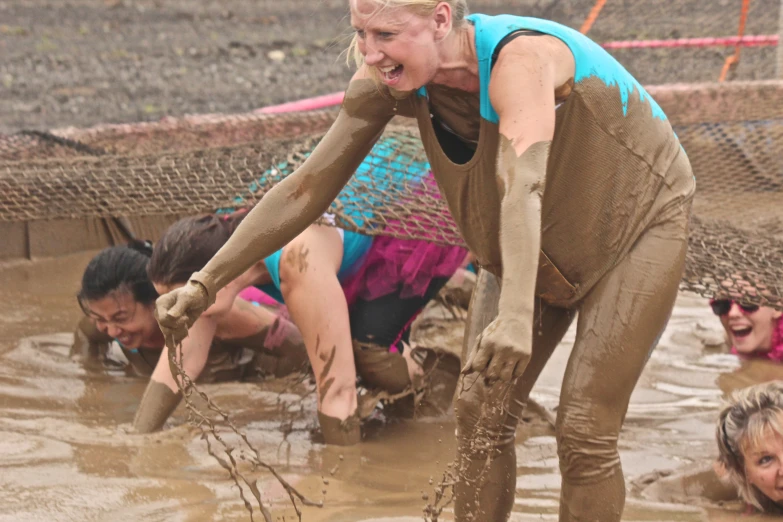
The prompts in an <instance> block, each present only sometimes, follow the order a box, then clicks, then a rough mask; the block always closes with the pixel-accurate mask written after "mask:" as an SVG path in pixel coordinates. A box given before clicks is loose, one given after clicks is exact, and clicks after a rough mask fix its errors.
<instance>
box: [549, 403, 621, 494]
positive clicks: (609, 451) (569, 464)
mask: <svg viewBox="0 0 783 522" xmlns="http://www.w3.org/2000/svg"><path fill="white" fill-rule="evenodd" d="M561 415H562V412H561V413H560V414H559V415H558V422H557V427H556V430H555V431H556V433H555V436H556V439H557V455H558V457H559V459H560V474H561V475H562V476H563V478H564V479H565V480H567V481H568V482H569V483H571V484H591V483H595V482H600V481H603V480H606V479H607V478H610V477H611V476H612V475H614V474H615V473H616V472H618V471H620V469H621V467H620V454H619V453H618V451H617V438H618V435H619V433H618V432H616V431H614V430H602V429H600V428H599V427H597V426H596V425H595V419H592V418H588V417H583V418H582V420H577V419H574V418H573V417H572V416H570V417H572V418H570V419H567V420H561V418H560V417H561ZM566 417H569V416H568V415H566Z"/></svg>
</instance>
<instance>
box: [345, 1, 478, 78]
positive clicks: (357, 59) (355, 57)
mask: <svg viewBox="0 0 783 522" xmlns="http://www.w3.org/2000/svg"><path fill="white" fill-rule="evenodd" d="M352 1H355V0H352ZM372 1H373V2H375V3H376V4H377V5H378V7H379V9H378V11H381V10H383V9H391V8H398V7H404V8H406V9H408V10H410V11H412V12H413V13H414V14H417V15H419V16H429V15H431V14H432V13H433V12H434V11H435V8H436V7H437V6H438V4H440V3H444V2H445V3H447V4H449V6H450V7H451V13H452V15H451V22H452V27H453V28H457V27H461V26H462V24H463V23H464V22H465V18H466V17H467V16H468V14H469V11H468V3H467V0H372ZM358 38H359V36H358V35H356V34H355V35H353V38H352V39H351V44H350V45H349V46H348V49H346V61H347V62H348V65H351V62H353V63H354V65H356V68H357V69H358V68H359V67H361V66H362V65H364V56H362V53H361V52H359V45H358Z"/></svg>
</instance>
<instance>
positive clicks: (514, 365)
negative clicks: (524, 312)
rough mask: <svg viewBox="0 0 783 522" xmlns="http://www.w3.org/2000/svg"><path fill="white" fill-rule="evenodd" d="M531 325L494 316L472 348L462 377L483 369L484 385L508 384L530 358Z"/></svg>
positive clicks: (520, 371) (515, 319)
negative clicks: (486, 383)
mask: <svg viewBox="0 0 783 522" xmlns="http://www.w3.org/2000/svg"><path fill="white" fill-rule="evenodd" d="M532 343H533V334H532V332H531V325H528V324H526V323H525V322H524V321H521V320H519V319H517V318H515V317H502V316H498V317H497V319H495V320H494V321H492V322H491V323H489V325H487V327H486V328H485V329H484V331H483V332H482V333H481V335H480V336H479V338H478V341H477V342H476V348H475V349H474V351H473V353H472V354H471V356H470V358H469V359H468V362H467V364H466V365H465V368H464V369H463V370H462V373H465V374H468V373H473V372H481V371H484V370H485V369H486V374H485V378H486V379H487V381H490V382H492V381H496V380H498V379H500V380H501V381H506V382H509V381H511V380H512V379H516V378H517V377H519V376H520V375H522V372H524V371H525V368H526V367H527V364H528V362H530V356H531V354H532Z"/></svg>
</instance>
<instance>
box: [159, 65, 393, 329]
mask: <svg viewBox="0 0 783 522" xmlns="http://www.w3.org/2000/svg"><path fill="white" fill-rule="evenodd" d="M365 76H366V75H365V73H364V72H363V70H360V71H359V72H357V73H356V75H354V79H353V80H352V81H351V84H350V86H349V88H348V90H347V91H346V95H345V99H344V101H343V105H342V108H341V110H340V114H339V115H338V117H337V120H336V121H335V123H334V124H333V125H332V127H331V128H330V129H329V132H327V134H326V136H324V138H323V139H322V140H321V142H320V143H319V144H318V146H317V147H316V148H315V150H313V152H312V154H311V155H310V156H309V157H308V159H307V160H306V161H305V162H304V163H303V164H302V165H301V166H300V167H299V168H298V169H297V170H296V171H295V172H294V173H293V174H291V175H290V176H288V177H287V178H286V179H285V180H284V181H282V182H281V183H279V184H278V185H277V186H275V187H274V188H273V189H272V190H270V191H269V192H268V193H267V194H266V195H265V196H264V197H263V199H262V200H261V201H260V202H259V203H258V204H257V205H256V206H255V207H254V208H253V210H251V211H250V213H249V214H248V216H247V217H246V218H245V219H244V221H243V222H242V224H241V225H240V226H239V227H238V228H237V230H236V232H234V234H233V235H232V236H231V238H230V239H229V240H228V242H227V243H226V244H225V245H224V246H223V247H222V248H221V249H220V250H219V251H218V253H217V254H215V256H214V257H213V258H212V259H211V260H210V261H209V263H207V265H206V266H205V267H204V269H203V270H201V271H200V272H198V273H196V274H194V276H193V277H192V278H191V280H190V281H189V283H188V284H187V285H185V286H184V287H183V288H182V289H180V290H177V291H175V292H172V293H169V294H166V295H164V296H162V297H161V298H160V299H159V300H158V305H157V310H156V315H157V317H158V321H159V322H160V325H161V329H162V330H163V332H164V335H166V337H167V338H170V339H169V341H171V342H174V343H176V342H178V341H179V340H181V339H182V338H184V337H185V335H187V328H188V327H189V326H190V325H191V324H193V322H194V321H195V320H196V318H197V317H198V316H199V314H200V313H201V312H203V311H204V310H205V309H206V308H207V307H208V306H209V305H210V304H211V303H212V302H213V301H214V299H215V294H216V293H217V291H218V290H219V289H220V288H222V287H223V286H225V285H226V284H228V283H229V282H230V281H232V280H233V279H235V278H236V277H237V276H239V275H240V274H242V273H243V272H244V271H245V270H247V269H248V268H250V267H251V266H252V265H253V264H254V263H256V262H257V261H259V260H260V259H263V258H265V257H266V256H268V255H270V254H271V253H273V252H275V251H277V250H279V249H280V248H282V247H283V246H284V245H285V244H286V243H287V242H288V241H290V240H291V239H293V238H294V237H296V236H297V235H298V234H300V233H301V232H302V231H303V230H304V229H305V228H307V226H308V225H310V224H311V223H313V222H314V221H315V220H316V219H318V218H319V217H320V216H321V215H322V214H323V213H324V212H325V211H326V209H327V208H328V207H329V205H330V204H331V202H332V201H333V200H334V199H335V198H336V197H337V195H338V193H339V192H340V190H341V189H342V188H343V186H345V184H346V183H347V182H348V180H349V179H350V177H351V176H352V175H353V173H354V171H355V170H356V168H357V167H358V166H359V165H360V164H361V162H362V160H363V159H364V158H365V157H366V155H367V154H368V153H369V152H370V149H371V148H372V146H373V144H374V143H375V142H376V141H377V140H378V138H379V137H380V135H381V133H382V132H383V129H384V127H385V126H386V124H387V123H388V121H389V120H390V119H391V118H392V116H393V115H394V109H395V106H396V102H395V100H394V99H393V98H392V97H390V96H389V95H388V94H385V93H384V92H383V91H382V90H381V89H379V87H378V86H377V85H376V84H375V83H374V82H373V81H372V80H371V79H368V78H366V77H365Z"/></svg>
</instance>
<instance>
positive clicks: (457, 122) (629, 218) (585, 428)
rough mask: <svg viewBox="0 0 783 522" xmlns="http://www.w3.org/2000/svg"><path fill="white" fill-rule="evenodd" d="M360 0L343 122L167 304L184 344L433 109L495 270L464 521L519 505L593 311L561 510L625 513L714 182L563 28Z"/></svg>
mask: <svg viewBox="0 0 783 522" xmlns="http://www.w3.org/2000/svg"><path fill="white" fill-rule="evenodd" d="M349 7H350V12H351V24H352V25H353V27H354V29H355V37H354V49H355V51H356V53H355V56H356V58H357V62H358V63H359V68H358V71H357V72H356V74H355V75H354V77H353V79H352V81H351V82H350V84H349V86H348V89H347V91H346V95H345V99H344V101H343V104H342V107H341V111H340V113H339V115H338V117H337V120H336V121H335V123H334V124H333V126H332V128H331V129H330V131H329V132H328V133H327V135H326V136H325V137H324V138H323V140H322V141H321V142H320V144H319V145H318V147H317V148H316V149H315V150H314V151H313V153H312V154H311V155H310V156H309V157H308V159H307V160H306V161H305V163H304V164H303V165H302V166H301V167H300V168H299V169H298V170H297V171H296V172H294V173H293V174H292V175H290V176H289V177H287V178H286V179H285V180H284V181H283V182H282V183H280V184H279V185H278V186H276V187H275V188H274V189H273V190H272V191H270V192H269V193H267V194H266V195H265V197H264V199H263V201H261V203H260V204H259V205H258V206H256V208H254V209H253V211H252V212H250V214H249V215H248V217H247V218H246V220H245V221H244V222H243V223H242V225H241V226H240V227H239V228H238V229H237V232H236V233H235V234H234V236H233V237H232V238H231V240H230V241H229V242H228V243H226V245H225V246H224V247H223V248H222V249H221V250H220V251H219V252H218V253H217V254H216V255H215V257H214V258H213V259H212V260H211V261H210V262H209V263H208V264H207V265H206V266H205V267H204V269H203V270H200V271H199V272H197V273H195V274H193V275H192V277H191V278H190V281H189V282H188V284H187V285H185V286H184V287H183V288H181V289H179V290H177V291H176V292H173V293H170V294H167V295H165V296H162V297H161V298H160V299H159V301H158V306H157V308H156V315H157V317H158V320H159V321H160V324H161V327H162V328H163V329H164V331H165V332H166V333H167V335H170V336H172V339H173V340H174V341H177V340H180V339H182V338H184V337H185V336H186V335H187V329H188V327H189V326H190V325H192V324H193V322H194V321H195V320H196V318H197V317H198V316H199V314H200V313H201V312H202V311H203V310H205V309H206V308H207V307H208V306H209V305H210V304H211V303H212V302H213V301H214V299H215V295H216V293H217V291H218V290H219V289H220V288H222V287H224V286H225V285H227V284H228V283H229V282H231V281H232V280H233V279H235V278H236V277H237V276H238V275H240V274H241V273H243V272H244V271H245V270H247V269H248V268H249V267H250V266H252V265H253V264H254V263H256V262H257V261H258V260H259V259H262V258H264V257H265V256H268V255H269V254H270V253H272V252H274V251H275V250H277V249H279V248H281V247H282V246H283V245H285V244H286V243H287V242H288V241H290V240H291V239H292V238H293V237H295V236H296V235H297V234H299V233H301V232H302V231H303V230H304V229H305V228H307V226H308V225H309V224H310V223H312V222H313V221H314V220H316V219H317V218H318V217H320V216H321V214H322V213H323V212H324V211H325V210H326V209H327V208H328V206H329V204H330V203H331V201H332V200H333V199H334V198H335V197H336V196H337V194H338V193H339V191H340V190H341V188H342V187H343V186H344V185H345V183H346V182H347V181H348V179H349V178H350V176H351V174H352V173H353V172H354V170H356V168H357V166H358V165H359V164H360V162H361V161H362V159H363V158H364V157H365V155H366V154H367V153H368V152H369V151H370V149H371V147H372V146H373V143H375V141H376V140H377V139H378V137H379V136H380V134H381V133H382V131H383V130H384V127H385V126H386V124H387V123H388V122H389V121H390V120H391V119H392V118H393V117H394V116H395V115H399V116H405V117H411V118H416V120H417V121H418V125H419V130H420V134H421V138H422V141H423V144H424V149H425V151H426V153H427V157H428V159H429V162H430V165H431V167H432V170H433V173H434V175H435V178H436V180H437V182H438V185H439V188H440V190H441V193H442V194H443V195H444V196H445V199H446V202H447V204H448V207H449V210H450V211H451V214H452V216H453V217H454V219H455V221H456V223H457V225H458V227H459V229H460V231H461V233H462V235H463V237H464V239H465V241H466V243H467V245H468V247H469V248H470V250H471V252H472V253H473V254H474V255H475V256H476V259H477V262H478V264H479V265H480V266H481V268H482V269H481V270H480V275H479V277H478V286H477V288H476V291H475V292H474V296H473V300H472V303H471V312H470V314H469V317H468V325H467V331H466V335H465V350H466V352H465V353H467V354H468V357H467V362H466V364H465V367H464V373H465V374H466V375H465V377H464V382H463V385H462V390H463V391H462V392H461V394H460V396H459V400H458V404H457V421H458V430H457V438H458V467H457V469H458V473H459V476H458V481H457V484H456V499H455V514H456V519H457V520H459V521H467V520H480V521H503V520H507V519H508V517H509V514H510V512H511V509H512V507H513V504H514V491H515V476H516V471H517V467H516V459H515V446H514V435H515V430H516V426H517V423H518V419H519V415H520V412H521V410H522V408H523V407H524V404H525V401H526V399H527V397H528V394H529V392H530V390H531V388H532V387H533V385H534V383H535V381H536V379H537V378H538V376H539V374H540V372H541V370H542V369H543V367H544V365H545V364H546V362H547V360H548V359H549V357H550V355H551V354H552V352H553V350H554V349H555V347H556V346H557V344H558V342H559V341H560V339H561V338H562V337H563V335H564V334H565V332H566V330H567V329H568V326H569V325H570V323H571V321H572V319H573V318H574V316H575V315H576V313H577V312H578V313H579V320H578V325H577V335H576V342H575V345H574V348H573V351H572V353H571V355H570V359H569V362H568V366H567V368H566V370H565V375H564V378H563V385H562V392H561V396H560V406H559V408H558V418H557V427H556V435H557V442H558V456H559V459H560V470H561V474H562V488H561V503H560V520H561V521H576V520H589V521H601V522H613V521H619V520H620V519H621V515H622V512H623V508H624V504H625V484H624V477H623V472H622V468H621V465H620V458H619V454H618V450H617V439H618V436H619V433H620V429H621V426H622V423H623V420H624V418H625V413H626V410H627V407H628V401H629V399H630V396H631V392H632V390H633V388H634V386H635V384H636V382H637V379H638V378H639V375H640V374H641V372H642V369H643V367H644V364H645V362H646V360H647V359H648V357H649V354H650V352H651V350H652V349H653V347H654V346H655V344H656V342H657V339H658V337H659V336H660V334H661V332H662V331H663V329H664V326H665V324H666V321H667V318H668V316H669V314H670V312H671V309H672V307H673V303H674V300H675V297H676V294H677V289H678V284H679V281H680V278H681V275H682V271H683V267H684V260H685V251H686V243H687V241H686V238H687V228H688V218H689V214H690V208H691V201H692V197H693V193H694V190H695V183H694V179H693V175H692V172H691V167H690V164H689V162H688V159H687V156H686V155H685V152H684V151H683V149H682V147H681V146H680V143H679V142H678V140H677V138H676V136H675V135H674V132H673V131H672V128H671V125H670V123H669V121H668V120H667V118H666V116H665V114H664V113H663V111H662V110H661V108H660V107H659V106H658V105H657V103H656V102H655V101H654V100H653V99H652V98H651V97H650V96H649V94H648V93H647V92H646V91H645V90H644V88H643V87H642V86H641V85H640V84H639V83H638V82H637V81H636V80H635V79H634V78H633V77H632V76H631V75H630V74H629V73H628V72H627V71H626V70H625V69H624V68H623V67H622V66H621V65H620V64H619V63H618V62H617V61H615V60H614V59H613V58H612V57H611V56H610V55H609V54H607V53H606V52H605V51H604V50H603V49H602V48H601V47H600V46H598V45H597V44H595V43H594V42H592V41H591V40H589V39H588V38H586V37H585V36H583V35H581V34H579V33H578V32H576V31H573V30H571V29H569V28H567V27H564V26H562V25H559V24H556V23H553V22H550V21H546V20H539V19H534V18H524V17H517V16H509V15H501V16H485V15H481V14H474V15H471V16H468V15H467V14H468V6H467V5H466V3H465V1H464V0H444V1H436V0H350V1H349ZM324 320H325V321H326V323H327V324H329V319H328V318H326V319H324Z"/></svg>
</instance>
